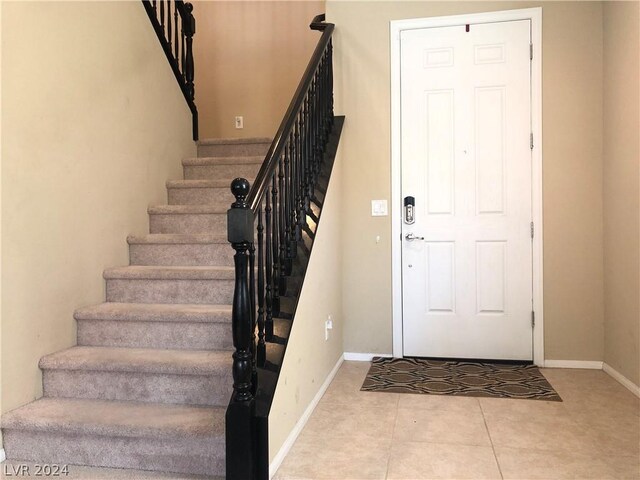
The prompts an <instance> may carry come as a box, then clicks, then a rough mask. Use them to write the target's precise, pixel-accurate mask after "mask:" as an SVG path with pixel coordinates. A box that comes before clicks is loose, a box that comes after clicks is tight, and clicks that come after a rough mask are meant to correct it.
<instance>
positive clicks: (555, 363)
mask: <svg viewBox="0 0 640 480" xmlns="http://www.w3.org/2000/svg"><path fill="white" fill-rule="evenodd" d="M544 367H545V368H586V369H590V370H602V362H597V361H594V360H545V361H544Z"/></svg>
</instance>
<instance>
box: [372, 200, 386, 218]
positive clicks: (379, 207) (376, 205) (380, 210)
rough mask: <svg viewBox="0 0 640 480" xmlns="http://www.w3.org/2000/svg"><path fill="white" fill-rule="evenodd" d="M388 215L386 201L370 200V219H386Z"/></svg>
mask: <svg viewBox="0 0 640 480" xmlns="http://www.w3.org/2000/svg"><path fill="white" fill-rule="evenodd" d="M388 214H389V213H388V211H387V201H386V200H371V216H372V217H386V216H387V215H388Z"/></svg>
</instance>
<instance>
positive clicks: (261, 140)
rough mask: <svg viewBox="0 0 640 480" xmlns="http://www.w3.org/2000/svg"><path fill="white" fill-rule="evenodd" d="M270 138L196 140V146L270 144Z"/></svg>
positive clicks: (271, 140)
mask: <svg viewBox="0 0 640 480" xmlns="http://www.w3.org/2000/svg"><path fill="white" fill-rule="evenodd" d="M271 142H273V139H272V138H269V137H247V138H237V137H228V138H205V139H203V140H198V142H197V143H198V145H245V144H251V143H271Z"/></svg>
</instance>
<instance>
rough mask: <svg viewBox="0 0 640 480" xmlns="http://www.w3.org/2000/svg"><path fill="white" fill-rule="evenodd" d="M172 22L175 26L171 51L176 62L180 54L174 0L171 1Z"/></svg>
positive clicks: (176, 10) (178, 60) (176, 6)
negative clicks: (172, 50)
mask: <svg viewBox="0 0 640 480" xmlns="http://www.w3.org/2000/svg"><path fill="white" fill-rule="evenodd" d="M173 24H174V26H175V28H174V29H173V32H174V38H173V49H174V53H173V58H175V59H176V62H180V55H179V50H180V46H179V41H178V32H179V29H178V2H177V1H176V2H174V3H173ZM179 66H180V64H179V63H178V67H179Z"/></svg>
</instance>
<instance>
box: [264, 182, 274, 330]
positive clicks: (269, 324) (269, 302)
mask: <svg viewBox="0 0 640 480" xmlns="http://www.w3.org/2000/svg"><path fill="white" fill-rule="evenodd" d="M264 223H265V227H266V244H265V250H266V265H265V276H266V281H267V285H266V294H265V303H266V306H267V318H266V319H265V324H264V333H265V337H266V339H267V341H268V342H270V341H271V340H273V275H272V273H271V272H272V271H273V261H272V255H273V246H272V243H273V235H272V230H271V227H272V224H271V195H270V194H269V188H268V187H267V190H266V192H265V207H264Z"/></svg>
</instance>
